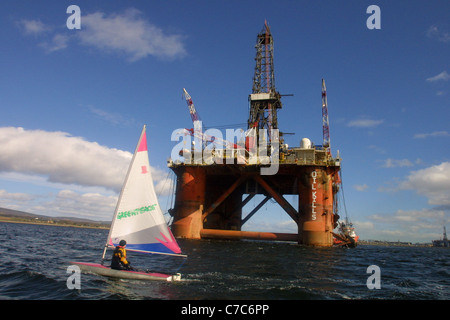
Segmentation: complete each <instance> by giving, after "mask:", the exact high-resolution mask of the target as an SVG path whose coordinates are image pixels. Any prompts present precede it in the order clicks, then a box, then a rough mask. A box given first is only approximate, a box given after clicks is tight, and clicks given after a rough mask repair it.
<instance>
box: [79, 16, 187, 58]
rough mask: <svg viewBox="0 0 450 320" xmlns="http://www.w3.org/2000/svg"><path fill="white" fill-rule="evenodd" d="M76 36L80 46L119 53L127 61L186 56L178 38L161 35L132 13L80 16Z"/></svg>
mask: <svg viewBox="0 0 450 320" xmlns="http://www.w3.org/2000/svg"><path fill="white" fill-rule="evenodd" d="M78 35H79V38H80V40H81V42H82V43H83V44H85V45H88V46H93V47H96V48H98V49H100V50H102V51H106V52H119V53H123V54H125V55H126V56H127V57H128V59H129V60H130V61H136V60H139V59H142V58H145V57H147V56H149V55H151V56H156V57H160V58H161V57H164V58H175V57H180V56H183V55H184V54H185V53H186V51H185V49H184V44H183V42H182V37H181V35H176V34H173V35H169V34H166V33H164V31H163V30H162V29H161V28H159V27H157V26H155V25H153V24H151V23H149V22H148V21H146V20H144V19H143V18H142V17H141V12H140V11H138V10H136V9H128V10H126V11H125V13H123V14H110V15H106V14H105V13H103V12H95V13H91V14H87V15H84V16H83V17H82V30H80V32H79V33H78Z"/></svg>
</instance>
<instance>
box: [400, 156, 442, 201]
mask: <svg viewBox="0 0 450 320" xmlns="http://www.w3.org/2000/svg"><path fill="white" fill-rule="evenodd" d="M399 188H400V189H403V190H415V191H416V192H417V193H418V194H420V195H423V196H426V197H427V198H428V203H429V204H431V205H450V162H443V163H441V164H439V165H435V166H432V167H429V168H425V169H422V170H418V171H413V172H411V174H410V175H409V176H408V177H407V179H406V180H405V181H403V182H401V183H400V185H399Z"/></svg>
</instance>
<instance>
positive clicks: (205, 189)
mask: <svg viewBox="0 0 450 320" xmlns="http://www.w3.org/2000/svg"><path fill="white" fill-rule="evenodd" d="M255 60H256V67H255V75H254V78H253V90H252V94H250V96H249V103H250V114H249V119H248V128H247V131H246V132H245V133H244V135H243V136H241V137H240V138H241V139H239V138H238V137H237V138H236V140H238V141H237V142H236V143H234V141H233V142H229V141H226V140H222V139H220V137H218V135H215V136H212V135H211V134H207V132H205V133H203V131H201V130H199V129H198V126H197V124H198V121H199V120H198V116H197V113H196V111H195V108H194V104H193V102H192V99H191V97H190V96H189V95H188V94H187V92H186V91H185V96H186V100H187V102H188V107H189V111H190V114H191V117H192V120H193V122H194V127H196V130H194V129H192V130H185V134H186V135H188V136H189V138H191V137H194V138H195V139H196V141H197V142H198V143H197V144H195V145H194V144H192V145H189V146H187V147H186V148H184V150H181V151H182V152H180V154H182V159H181V158H180V159H170V160H169V163H168V166H169V167H170V168H171V169H172V170H173V171H174V173H175V174H176V176H177V185H176V196H175V205H174V208H173V209H172V210H171V214H172V215H173V224H172V232H173V234H174V235H175V237H181V238H188V239H205V238H216V239H265V240H289V241H297V242H298V243H299V244H305V245H316V246H332V245H333V233H332V231H333V229H334V228H335V227H336V226H337V222H338V219H339V216H338V214H337V204H336V201H337V200H336V199H337V192H338V190H339V185H340V178H339V171H340V158H339V156H337V157H335V158H333V157H332V155H331V151H330V138H329V128H328V107H327V97H326V88H325V82H324V81H323V80H322V119H323V137H324V142H323V145H321V146H315V145H314V144H313V143H312V142H311V141H310V140H309V139H307V138H304V139H302V140H301V143H300V146H299V147H288V146H287V145H286V144H284V141H283V138H282V137H283V135H282V134H280V133H279V131H278V121H277V111H278V109H281V107H282V104H281V95H280V94H279V93H278V92H277V91H276V89H275V77H274V70H273V37H272V34H271V32H270V28H269V26H268V25H267V23H265V25H264V28H263V30H262V31H261V32H260V33H259V34H258V35H257V40H256V59H255ZM208 143H209V145H207V144H208ZM211 146H212V147H211ZM225 149H226V150H225ZM255 195H263V196H264V197H263V200H262V201H261V202H260V203H259V204H258V205H257V206H256V207H255V208H254V209H253V210H252V211H251V212H250V213H249V214H248V215H247V216H246V217H243V216H242V208H243V207H244V206H245V205H246V204H247V203H248V202H249V201H250V200H251V199H252V198H253V197H255ZM284 195H298V206H297V208H295V206H296V205H295V204H294V205H292V204H291V203H289V201H287V200H286V199H285V197H284ZM270 199H274V200H275V201H276V202H277V203H278V204H279V205H280V206H281V207H282V208H283V209H284V211H286V213H287V214H288V215H289V216H290V218H291V219H293V220H294V221H295V222H296V224H297V226H298V232H297V233H292V234H287V233H275V232H258V231H254V232H250V231H242V230H241V229H242V226H243V225H244V224H245V223H246V222H247V221H248V220H249V219H250V218H251V217H252V216H253V215H254V214H255V213H256V212H257V211H258V210H259V209H260V208H261V207H262V206H264V204H265V203H266V202H267V201H269V200H270Z"/></svg>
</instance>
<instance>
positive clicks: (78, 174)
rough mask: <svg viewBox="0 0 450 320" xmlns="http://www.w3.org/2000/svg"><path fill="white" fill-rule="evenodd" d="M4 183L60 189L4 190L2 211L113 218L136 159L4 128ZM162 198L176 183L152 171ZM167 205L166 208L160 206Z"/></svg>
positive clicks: (64, 137) (0, 174)
mask: <svg viewBox="0 0 450 320" xmlns="http://www.w3.org/2000/svg"><path fill="white" fill-rule="evenodd" d="M0 146H1V147H2V148H1V152H0V179H1V180H6V181H14V182H19V183H26V184H28V185H36V186H44V187H51V188H54V189H58V190H59V191H58V192H57V194H56V195H55V194H53V193H49V194H31V193H10V192H8V191H6V190H0V207H5V208H10V209H15V210H22V211H26V212H30V213H36V214H43V215H52V216H58V215H60V216H75V217H85V218H90V219H100V220H102V219H103V220H108V219H110V218H111V216H112V214H113V212H114V207H115V205H116V201H117V194H118V192H119V191H120V189H121V187H122V183H123V180H124V178H125V175H126V171H127V168H128V166H129V164H130V161H131V157H132V154H131V153H130V152H127V151H122V150H118V149H115V148H108V147H106V146H101V145H99V144H98V143H96V142H89V141H86V140H84V139H83V138H81V137H73V136H71V135H70V134H68V133H65V132H48V131H43V130H25V129H23V128H15V127H4V128H0ZM151 171H152V176H153V181H154V183H155V191H156V193H157V195H158V196H166V195H169V194H170V191H172V188H173V185H172V183H173V181H172V179H170V177H169V176H168V174H167V173H166V172H164V171H163V170H160V169H158V168H153V167H151ZM160 204H161V205H164V203H160Z"/></svg>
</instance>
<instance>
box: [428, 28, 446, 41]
mask: <svg viewBox="0 0 450 320" xmlns="http://www.w3.org/2000/svg"><path fill="white" fill-rule="evenodd" d="M427 37H428V38H430V39H434V40H438V41H441V42H450V33H449V32H447V31H442V27H441V26H439V27H438V26H437V25H432V26H431V27H429V28H428V30H427Z"/></svg>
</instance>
